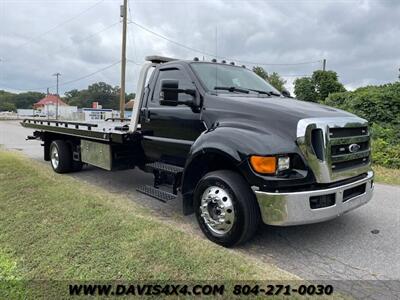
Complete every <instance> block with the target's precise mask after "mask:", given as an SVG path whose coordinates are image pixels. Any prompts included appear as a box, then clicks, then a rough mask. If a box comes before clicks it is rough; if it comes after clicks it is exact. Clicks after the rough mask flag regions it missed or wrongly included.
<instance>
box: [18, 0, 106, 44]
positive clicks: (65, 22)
mask: <svg viewBox="0 0 400 300" xmlns="http://www.w3.org/2000/svg"><path fill="white" fill-rule="evenodd" d="M103 1H104V0H100V1H98V2H96V3H95V4H93V5H91V6H89V7H88V8H86V9H85V10H83V11H81V12H80V13H78V14H77V15H75V16H73V17H71V18H69V19H67V20H64V21H63V22H61V23H59V24H57V25H55V26H54V27H52V28H50V29H49V30H47V31H45V32H42V33H40V34H38V35H35V36H34V37H32V38H30V39H28V40H27V41H25V42H24V43H22V44H21V45H19V46H18V47H17V48H22V47H25V46H26V45H28V44H30V43H31V42H33V41H35V40H37V39H40V38H41V37H42V36H44V35H46V34H48V33H50V32H53V31H54V30H56V29H58V28H60V27H61V26H63V25H65V24H67V23H69V22H71V21H73V20H75V19H77V18H79V17H80V16H81V15H83V14H85V13H86V12H87V11H89V10H91V9H92V8H94V7H96V6H97V5H99V4H100V3H102V2H103Z"/></svg>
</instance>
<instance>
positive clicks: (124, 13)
mask: <svg viewBox="0 0 400 300" xmlns="http://www.w3.org/2000/svg"><path fill="white" fill-rule="evenodd" d="M127 8H128V0H124V4H123V5H121V17H122V53H121V89H120V98H119V110H120V118H121V119H124V118H125V72H126V26H127V11H128V9H127Z"/></svg>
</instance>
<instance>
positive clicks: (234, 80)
mask: <svg viewBox="0 0 400 300" xmlns="http://www.w3.org/2000/svg"><path fill="white" fill-rule="evenodd" d="M190 65H191V66H192V68H193V70H194V72H195V73H196V75H197V76H198V77H199V78H200V80H201V81H202V83H203V84H204V86H205V87H206V88H207V90H209V91H214V90H218V91H221V90H224V89H223V88H226V89H225V90H224V91H225V92H235V91H237V90H239V91H240V89H242V90H249V91H260V92H264V93H271V92H273V93H279V92H278V91H277V90H276V89H275V88H273V87H272V86H271V85H270V84H269V83H268V82H266V81H265V80H264V79H262V78H261V77H260V76H258V75H257V74H255V73H254V72H252V71H250V70H248V69H246V68H242V67H235V66H231V65H222V64H216V63H203V62H202V63H191V64H190ZM236 89H237V90H236Z"/></svg>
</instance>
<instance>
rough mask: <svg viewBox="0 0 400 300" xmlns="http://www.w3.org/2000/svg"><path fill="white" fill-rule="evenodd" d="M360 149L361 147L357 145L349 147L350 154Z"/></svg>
mask: <svg viewBox="0 0 400 300" xmlns="http://www.w3.org/2000/svg"><path fill="white" fill-rule="evenodd" d="M360 148H361V146H360V145H359V144H351V145H350V146H349V151H350V152H351V153H354V152H358V151H359V150H360Z"/></svg>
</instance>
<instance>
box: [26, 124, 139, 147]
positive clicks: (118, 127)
mask: <svg viewBox="0 0 400 300" xmlns="http://www.w3.org/2000/svg"><path fill="white" fill-rule="evenodd" d="M21 125H22V126H23V127H26V128H33V129H37V130H39V131H43V132H51V133H56V134H57V133H58V134H65V135H70V136H75V137H79V138H86V139H91V140H99V141H104V142H114V143H124V142H126V141H131V140H133V139H134V138H135V137H136V136H138V135H139V132H135V133H132V132H129V121H127V120H122V121H121V120H118V121H116V119H112V120H110V121H99V122H75V121H62V120H50V119H24V120H23V121H22V122H21Z"/></svg>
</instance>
